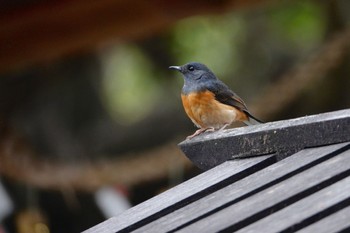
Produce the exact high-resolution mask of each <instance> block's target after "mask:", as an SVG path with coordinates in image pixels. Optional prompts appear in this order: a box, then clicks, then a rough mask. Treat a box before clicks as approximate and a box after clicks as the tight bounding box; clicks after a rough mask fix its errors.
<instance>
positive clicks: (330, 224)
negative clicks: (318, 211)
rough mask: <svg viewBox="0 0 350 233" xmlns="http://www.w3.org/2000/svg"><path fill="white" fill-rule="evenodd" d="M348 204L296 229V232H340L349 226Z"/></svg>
mask: <svg viewBox="0 0 350 233" xmlns="http://www.w3.org/2000/svg"><path fill="white" fill-rule="evenodd" d="M349 216H350V206H348V207H346V208H344V209H342V210H339V211H338V212H336V213H334V214H332V215H330V216H328V217H325V218H323V219H321V220H320V221H317V222H315V223H314V224H311V225H310V226H308V227H305V228H303V229H301V230H300V231H297V232H298V233H314V232H317V233H330V232H340V231H342V230H344V229H348V228H349V227H350V220H349Z"/></svg>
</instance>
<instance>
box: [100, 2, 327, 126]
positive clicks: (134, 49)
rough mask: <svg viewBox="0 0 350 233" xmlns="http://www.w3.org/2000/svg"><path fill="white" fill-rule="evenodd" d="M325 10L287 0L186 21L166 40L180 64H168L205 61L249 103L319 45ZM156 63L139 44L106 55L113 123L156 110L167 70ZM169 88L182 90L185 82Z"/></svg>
mask: <svg viewBox="0 0 350 233" xmlns="http://www.w3.org/2000/svg"><path fill="white" fill-rule="evenodd" d="M324 8H325V7H324V5H323V4H321V3H319V2H317V1H286V2H285V3H282V4H278V5H275V6H274V5H271V6H270V7H269V8H261V9H260V8H259V9H255V10H254V12H252V11H247V12H245V11H241V12H234V13H228V14H224V15H216V16H200V17H192V18H187V19H185V20H182V21H180V22H178V23H177V24H176V25H175V26H174V27H173V29H172V30H171V31H170V32H167V35H166V36H164V38H166V39H168V40H169V41H168V43H167V44H169V45H170V46H169V48H168V49H169V53H170V54H171V55H172V56H173V59H172V60H174V61H176V62H177V64H169V65H180V64H184V63H186V62H189V61H199V62H202V63H205V64H207V65H208V66H209V67H210V68H211V69H212V70H213V71H214V73H216V74H217V75H218V76H219V77H220V78H221V79H223V80H225V82H227V83H228V84H229V85H230V86H231V87H232V88H233V89H234V90H237V89H238V90H239V91H238V94H240V95H241V93H243V96H242V97H243V98H245V99H247V96H252V95H254V94H256V93H257V92H259V90H260V89H261V88H262V86H264V85H265V84H266V83H268V82H271V81H272V80H273V79H274V78H276V77H274V76H276V75H279V74H280V73H281V70H282V72H283V70H286V69H288V67H290V66H292V65H293V61H295V60H296V59H297V58H298V57H300V56H302V55H303V54H304V53H306V52H307V51H309V50H310V49H313V48H315V47H317V46H318V45H319V43H320V42H321V41H322V39H323V37H324V33H325V30H326V24H327V19H326V17H325V12H324V11H325V9H324ZM156 62H157V61H150V60H149V58H148V57H147V55H146V54H145V53H143V51H142V49H141V48H139V47H138V46H137V45H136V44H122V45H119V46H117V47H116V48H114V49H111V50H109V51H108V52H106V53H105V54H104V55H103V67H104V74H105V75H104V79H103V93H104V96H105V99H106V107H107V109H108V110H109V111H110V112H111V114H112V115H113V117H114V119H116V120H117V121H119V122H121V123H124V124H129V123H134V122H136V121H138V120H141V119H143V118H144V117H145V116H147V115H148V114H149V113H150V112H151V110H153V109H155V108H157V106H156V103H157V101H159V100H162V96H161V95H162V94H163V95H164V91H162V88H164V86H162V85H161V84H160V83H159V82H157V80H159V78H155V77H156V76H157V75H164V74H165V72H154V69H153V67H154V65H153V64H154V63H156ZM163 68H164V70H166V69H167V67H163ZM173 75H174V76H175V75H178V76H179V74H175V73H174V74H173ZM172 83H174V82H172ZM181 83H182V80H181ZM167 88H169V89H171V88H173V89H174V88H175V89H177V90H178V92H180V89H181V84H180V85H179V86H175V87H174V86H172V87H171V86H170V87H169V86H168V87H167ZM248 100H249V98H248ZM178 104H179V105H180V102H179V103H178Z"/></svg>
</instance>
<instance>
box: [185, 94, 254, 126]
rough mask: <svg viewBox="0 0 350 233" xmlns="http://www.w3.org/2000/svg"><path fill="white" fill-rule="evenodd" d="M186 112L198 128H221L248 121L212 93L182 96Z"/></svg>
mask: <svg viewBox="0 0 350 233" xmlns="http://www.w3.org/2000/svg"><path fill="white" fill-rule="evenodd" d="M181 99H182V104H183V106H184V109H185V112H186V114H187V115H188V117H189V118H190V119H191V120H192V122H193V123H194V124H195V125H196V126H197V127H198V128H208V127H212V128H215V129H217V128H221V127H222V126H224V125H225V124H231V123H232V122H233V121H237V120H245V119H247V117H246V115H245V113H243V112H242V111H239V110H238V109H237V108H235V107H233V106H230V105H226V104H223V103H220V102H219V101H217V100H216V99H215V95H214V93H212V92H210V91H202V92H193V93H189V94H187V95H185V94H182V95H181Z"/></svg>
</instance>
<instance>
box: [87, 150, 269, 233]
mask: <svg viewBox="0 0 350 233" xmlns="http://www.w3.org/2000/svg"><path fill="white" fill-rule="evenodd" d="M274 162H275V159H274V157H273V156H272V155H267V156H262V157H257V158H253V159H239V160H232V161H227V162H226V163H223V164H221V165H220V166H217V167H216V168H213V169H212V170H210V171H208V172H206V173H202V174H200V175H198V176H196V177H194V178H192V179H190V180H188V181H186V182H184V183H182V184H180V185H178V186H176V187H174V188H172V189H170V190H167V191H165V192H163V193H161V194H160V195H158V196H156V197H154V198H151V199H149V200H147V201H145V202H143V203H141V204H139V205H137V206H135V207H133V208H131V209H129V210H127V211H125V212H124V213H122V214H121V215H119V216H117V217H114V218H110V219H108V220H106V221H104V222H102V223H100V224H98V225H96V226H94V227H92V228H90V229H88V230H86V231H85V232H86V233H92V232H98V233H111V232H117V231H121V230H123V229H124V228H126V227H129V229H132V228H133V225H134V224H138V223H140V221H147V220H145V218H149V219H150V220H149V221H151V220H152V218H157V217H160V216H161V215H162V214H166V213H167V211H168V212H170V211H174V210H176V209H177V208H180V207H181V205H184V203H185V202H186V203H187V202H193V201H195V200H197V199H199V198H201V197H203V196H204V195H207V194H208V193H210V192H211V191H210V190H213V191H215V190H217V189H219V188H221V187H220V186H223V185H225V182H226V181H228V182H233V181H234V180H237V179H241V178H243V177H245V176H247V175H250V174H251V173H253V172H254V171H256V170H259V169H262V168H264V167H266V166H269V165H270V164H272V163H274ZM140 225H142V224H140Z"/></svg>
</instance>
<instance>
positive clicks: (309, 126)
mask: <svg viewBox="0 0 350 233" xmlns="http://www.w3.org/2000/svg"><path fill="white" fill-rule="evenodd" d="M334 135H337V136H336V137H335V136H334ZM347 141H350V109H347V110H341V111H335V112H329V113H323V114H318V115H313V116H307V117H301V118H296V119H291V120H284V121H276V122H270V123H265V124H261V125H254V126H248V127H241V128H235V129H229V130H225V131H221V132H214V133H207V134H203V135H199V136H198V137H195V138H193V139H190V140H186V141H184V142H181V143H180V144H179V146H180V148H181V150H182V151H183V152H184V153H185V155H186V156H187V157H188V158H189V159H190V160H191V161H192V162H193V163H194V164H195V165H196V166H197V167H199V168H201V169H204V170H206V169H210V168H212V167H215V166H217V165H218V164H221V163H223V162H224V161H227V160H229V159H232V158H234V157H237V156H238V157H246V156H252V155H254V156H256V155H263V154H269V153H276V152H285V151H290V150H292V151H293V152H295V151H298V150H301V149H303V148H308V147H315V146H322V145H330V144H334V143H341V142H347Z"/></svg>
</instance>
